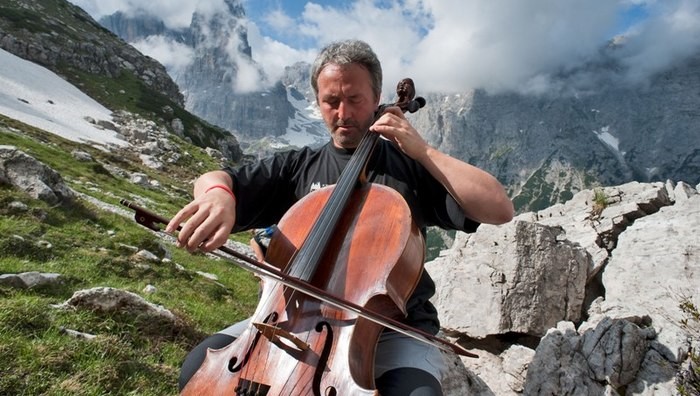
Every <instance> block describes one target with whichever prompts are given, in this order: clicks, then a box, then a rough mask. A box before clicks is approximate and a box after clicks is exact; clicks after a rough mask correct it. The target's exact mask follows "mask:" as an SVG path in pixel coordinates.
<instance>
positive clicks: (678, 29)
mask: <svg viewBox="0 0 700 396" xmlns="http://www.w3.org/2000/svg"><path fill="white" fill-rule="evenodd" d="M74 2H76V3H78V4H79V5H82V6H84V7H85V8H86V9H88V12H90V13H91V14H93V15H95V14H98V15H100V14H101V15H104V14H109V13H111V12H114V10H116V9H121V10H122V11H124V10H125V9H129V10H136V9H143V10H146V11H148V12H150V13H152V14H153V15H158V16H161V17H163V18H164V19H166V23H168V26H171V27H176V26H179V27H182V26H186V25H187V24H188V23H189V18H190V17H191V14H192V12H193V11H194V10H195V9H196V7H197V5H198V4H200V5H199V7H202V5H201V4H202V3H205V4H206V5H207V6H208V7H209V8H211V9H216V8H217V7H221V6H223V0H216V1H203V0H150V1H148V2H141V1H137V0H74ZM81 3H82V4H81ZM331 3H332V4H334V5H333V6H331V5H328V4H329V0H315V1H313V2H312V1H309V2H306V3H305V6H304V7H303V11H302V12H301V13H300V14H298V15H289V14H286V13H285V12H284V10H283V8H282V6H281V3H280V4H278V5H277V6H274V7H273V8H271V9H269V10H268V11H269V12H268V13H267V14H265V15H264V16H262V17H260V18H256V20H255V21H249V22H248V33H249V36H248V40H249V43H250V45H251V47H252V51H253V58H254V60H255V61H256V62H257V63H258V64H259V65H260V66H261V67H262V68H263V69H264V70H265V73H266V75H267V76H269V78H270V79H271V80H273V81H274V80H275V79H276V78H278V76H280V75H281V74H282V73H283V70H284V67H285V66H288V65H291V64H294V63H295V62H297V61H307V62H310V61H311V60H313V57H314V55H315V53H316V51H317V50H318V49H319V48H321V47H322V46H323V45H325V44H327V43H328V42H330V41H334V40H339V39H346V38H359V39H362V40H365V41H367V42H368V43H369V44H370V45H372V47H373V48H374V50H375V51H376V52H377V54H378V55H379V57H380V59H381V61H382V65H383V67H384V74H385V87H384V90H385V92H387V91H388V90H391V92H393V88H394V85H395V83H396V81H398V80H399V79H401V78H403V77H407V76H409V77H412V78H413V79H414V80H415V81H416V85H417V87H418V89H419V91H420V90H424V91H442V92H453V91H461V92H463V91H466V90H469V89H472V88H485V89H487V90H489V91H493V92H498V91H508V90H516V91H521V92H522V91H526V92H544V91H546V90H547V89H549V88H551V86H552V84H555V82H554V81H555V80H556V78H555V76H558V75H569V76H570V78H571V79H572V80H571V81H570V82H571V83H572V84H574V85H575V84H579V85H585V84H589V85H591V84H592V85H595V84H596V79H595V76H594V75H593V74H591V73H590V70H585V65H587V64H589V63H591V62H595V61H596V59H598V57H599V56H600V52H601V50H602V49H603V48H604V47H605V46H606V45H607V43H608V42H609V40H610V39H612V35H613V34H614V33H624V34H625V36H626V37H625V40H624V43H625V44H624V47H622V48H620V49H618V50H616V51H613V52H611V54H612V56H615V57H617V59H618V60H619V61H620V62H621V64H622V65H623V66H624V70H625V73H626V74H625V75H622V76H618V77H619V79H620V80H622V79H626V80H627V81H633V82H639V81H644V80H645V79H647V78H648V77H649V76H650V75H652V74H653V73H656V72H658V71H661V70H664V69H665V68H667V67H668V66H670V65H673V64H674V62H676V61H677V60H678V59H681V58H683V57H687V56H689V55H692V54H695V53H697V51H698V50H699V49H700V24H699V23H697V21H698V20H700V11H699V9H700V0H663V1H660V0H587V1H580V0H529V1H512V0H490V1H483V0H397V1H392V2H387V1H381V0H354V1H350V2H331ZM243 4H244V6H245V7H258V8H259V7H263V6H262V5H261V4H264V3H260V2H258V0H245V1H244V2H243ZM338 4H340V5H338ZM630 10H637V11H639V10H642V11H643V12H641V13H638V14H635V15H636V18H637V19H632V18H630V19H625V18H622V19H621V15H622V16H625V12H628V11H630ZM640 15H641V16H640ZM621 21H623V22H626V23H628V24H629V23H633V25H631V26H627V28H628V29H627V30H626V31H624V32H614V30H615V29H619V24H620V22H621ZM262 32H265V33H262ZM574 78H578V80H577V81H573V79H574ZM562 83H563V82H562V81H557V82H556V84H562ZM598 83H599V82H598Z"/></svg>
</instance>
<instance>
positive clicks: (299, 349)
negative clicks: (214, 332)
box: [182, 183, 425, 396]
mask: <svg viewBox="0 0 700 396" xmlns="http://www.w3.org/2000/svg"><path fill="white" fill-rule="evenodd" d="M335 188H336V187H335V186H329V187H325V188H323V189H320V190H317V191H315V192H312V193H310V194H309V195H307V196H306V197H304V198H302V199H301V200H300V201H298V202H297V203H296V204H295V205H294V206H292V207H291V209H290V210H289V211H288V212H287V213H286V214H285V215H284V217H283V218H282V220H281V221H280V222H279V223H278V226H277V227H278V230H277V232H276V233H275V234H274V235H273V237H272V240H271V242H270V246H269V248H268V251H267V256H266V261H267V262H268V263H269V264H271V265H274V266H276V267H277V268H279V269H281V270H283V271H285V272H287V273H290V274H295V273H299V272H298V271H297V269H296V268H292V267H293V266H298V265H305V263H299V262H298V261H299V260H296V258H298V257H297V254H298V252H299V250H300V248H302V246H305V245H307V243H308V242H309V241H307V239H308V237H309V235H310V234H313V232H312V229H313V228H314V227H317V224H318V222H317V220H318V219H319V217H321V216H323V215H322V212H323V209H324V207H326V206H327V203H328V201H329V199H330V197H331V195H332V193H333V191H334V189H335ZM350 201H351V202H352V204H350V205H348V206H347V207H346V208H344V209H343V210H342V212H341V215H340V217H339V219H338V221H337V223H336V225H335V226H334V227H333V229H332V236H331V237H330V239H329V241H328V243H327V244H325V245H324V246H322V247H319V248H318V249H322V252H320V253H319V257H320V260H319V263H317V265H316V266H315V269H314V270H313V271H312V272H311V275H310V276H309V278H308V279H303V280H304V281H307V282H309V283H310V284H312V285H314V286H316V287H318V288H321V289H323V290H325V291H327V292H328V293H329V294H332V295H335V296H337V297H340V298H341V299H343V300H346V301H350V302H352V303H355V304H358V305H361V306H363V307H366V308H368V309H370V310H372V311H374V312H380V313H383V314H385V315H386V316H389V317H393V318H403V317H405V315H406V310H405V304H406V301H407V300H408V298H409V296H410V295H411V294H412V293H413V290H414V289H415V287H416V285H417V283H418V280H419V278H420V274H421V272H422V270H423V257H424V253H425V243H424V241H423V238H422V235H421V233H420V231H419V229H418V227H417V226H416V225H415V223H414V222H413V221H412V217H411V212H410V209H409V207H408V205H407V204H406V202H405V201H404V199H403V197H401V195H400V194H399V193H397V192H396V191H394V190H393V189H391V188H389V187H385V186H382V185H376V184H371V183H364V184H360V185H359V187H355V188H353V189H352V192H351V193H350ZM302 278H303V277H302ZM251 323H252V325H251V326H249V328H248V329H247V330H246V331H245V332H244V333H243V334H242V335H241V336H240V337H239V338H237V339H236V340H235V341H234V342H233V343H231V344H230V345H228V346H226V347H224V348H222V349H218V350H209V351H208V352H207V356H206V358H205V360H204V363H203V364H202V366H201V367H200V369H199V370H198V371H197V373H196V374H195V375H194V376H193V377H192V379H191V380H190V381H189V383H188V384H187V386H186V387H185V388H184V389H183V391H182V394H183V395H260V396H264V395H271V396H272V395H280V396H297V395H298V396H306V395H316V396H321V395H323V396H326V395H328V396H333V395H343V396H345V395H353V396H354V395H376V394H378V393H377V392H376V390H375V386H374V357H375V349H376V346H377V341H378V339H379V336H380V334H381V332H382V330H383V329H384V327H383V326H381V325H378V324H376V323H373V322H371V321H369V320H367V319H364V318H362V317H358V316H357V315H355V314H353V313H351V312H348V311H345V310H340V309H336V308H334V307H332V306H329V305H327V304H324V303H322V302H321V301H319V300H317V299H315V298H313V297H310V296H307V295H305V294H302V293H300V292H296V291H294V290H292V289H291V288H288V287H285V286H283V285H280V284H278V283H276V282H272V281H265V282H264V283H263V289H262V294H261V299H260V303H259V304H258V306H257V309H256V312H255V313H254V315H253V316H252V318H251Z"/></svg>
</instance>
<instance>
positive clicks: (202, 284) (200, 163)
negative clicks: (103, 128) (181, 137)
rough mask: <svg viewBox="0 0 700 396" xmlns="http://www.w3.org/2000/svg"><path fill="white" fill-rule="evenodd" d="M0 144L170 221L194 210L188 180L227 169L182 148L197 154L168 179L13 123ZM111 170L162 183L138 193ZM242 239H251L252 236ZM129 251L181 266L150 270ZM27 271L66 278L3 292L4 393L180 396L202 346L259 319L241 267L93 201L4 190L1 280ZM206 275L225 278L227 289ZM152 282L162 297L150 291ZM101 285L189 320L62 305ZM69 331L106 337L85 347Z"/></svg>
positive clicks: (84, 187)
mask: <svg viewBox="0 0 700 396" xmlns="http://www.w3.org/2000/svg"><path fill="white" fill-rule="evenodd" d="M0 140H1V141H2V144H5V145H7V144H9V145H14V146H16V147H18V148H19V149H20V150H22V151H23V152H25V153H27V154H28V155H31V156H32V157H35V158H36V159H38V160H40V161H42V162H43V163H45V164H46V165H48V166H50V167H51V168H53V169H54V170H55V171H57V172H58V173H60V174H61V175H62V176H63V178H64V180H65V181H66V182H67V184H68V185H70V186H71V187H72V188H74V189H75V190H78V191H81V192H83V193H85V194H88V195H91V196H94V197H96V198H98V199H100V200H102V201H104V202H106V203H110V204H113V205H117V204H118V201H119V199H120V198H138V199H140V200H143V201H145V202H149V203H150V204H149V209H150V210H152V211H154V212H157V213H159V214H161V215H163V216H164V217H170V216H172V215H173V214H174V213H175V212H176V211H177V210H178V209H179V208H180V207H181V206H182V205H184V204H185V203H186V202H188V200H189V199H190V196H189V193H188V191H190V190H191V186H190V185H189V184H188V183H189V182H190V181H191V180H192V179H193V178H194V177H195V176H196V175H197V174H199V173H201V172H203V171H205V170H207V168H208V169H216V168H218V165H217V164H214V163H213V161H212V160H211V159H209V158H208V157H207V156H206V154H204V153H203V152H202V151H201V149H199V148H198V147H195V146H192V145H188V144H186V143H184V142H181V141H180V142H179V143H178V144H180V145H181V147H180V148H181V150H183V151H188V152H190V153H192V155H191V157H187V158H186V159H183V162H181V163H178V164H173V165H171V166H170V168H168V169H165V170H164V171H161V172H158V171H154V170H150V169H145V168H143V167H141V166H140V165H139V164H140V162H139V161H138V159H137V158H130V157H129V156H127V155H126V154H125V153H118V152H111V153H110V152H104V151H101V150H97V149H94V148H92V147H88V146H84V145H80V144H77V143H74V142H70V141H67V140H64V139H61V138H60V137H57V136H54V135H51V134H48V133H45V132H42V131H40V130H37V129H35V128H31V127H28V126H26V125H24V124H22V123H20V122H17V121H14V120H10V119H7V118H4V117H0ZM75 149H80V150H82V151H87V152H89V153H90V154H91V155H92V156H93V158H94V159H95V161H92V162H81V161H78V160H76V159H75V158H73V156H72V155H70V152H71V151H72V150H75ZM107 166H116V167H119V168H121V169H124V170H127V171H128V172H142V173H147V174H148V175H149V177H151V178H152V179H154V180H158V181H159V182H160V183H161V186H162V187H161V188H159V189H150V188H145V187H140V186H136V185H134V184H132V183H130V182H129V181H128V180H126V178H125V177H122V176H119V175H113V174H111V173H110V172H109V171H107ZM13 202H21V203H23V204H24V205H26V210H23V209H21V208H16V207H15V205H11V203H13ZM234 238H236V239H238V240H240V241H245V240H247V239H248V235H245V234H244V235H236V236H234ZM46 242H48V243H49V244H50V246H47V244H46ZM128 246H133V247H136V248H138V249H147V250H149V251H151V252H152V253H154V254H156V255H157V256H158V257H159V258H164V257H169V258H170V260H166V261H162V262H157V263H144V262H140V261H139V260H138V259H137V258H136V257H135V256H134V255H133V251H132V250H131V249H129V248H128ZM141 264H146V265H141ZM180 266H181V267H184V268H185V270H181V269H179V268H181V267H180ZM27 271H39V272H54V273H59V274H61V280H62V281H61V283H59V284H56V285H53V286H45V287H37V288H34V289H31V290H18V289H14V288H10V287H7V286H0V356H2V361H3V364H0V394H3V395H5V394H7V395H105V394H111V395H168V394H176V393H177V378H178V375H179V367H180V365H181V363H182V361H183V359H184V357H185V356H186V354H187V353H188V352H189V351H190V350H191V348H192V347H193V346H194V345H196V344H197V343H198V342H200V341H201V340H202V339H203V338H204V337H206V336H207V335H208V334H211V333H213V332H215V331H217V330H220V329H222V328H224V327H226V326H228V325H230V324H231V323H233V322H235V321H238V320H241V319H243V318H245V317H247V316H248V315H250V314H251V313H252V311H253V310H254V308H255V306H256V304H257V291H258V290H257V289H258V283H257V281H256V280H255V278H254V277H253V276H252V275H251V274H250V273H248V272H245V271H243V270H241V269H239V268H238V267H236V266H235V265H233V264H232V263H229V262H226V261H224V260H220V259H212V258H210V257H207V256H205V255H202V254H195V255H192V254H189V253H187V252H186V251H183V250H181V249H177V248H175V247H174V246H173V245H172V244H171V243H169V242H167V241H165V240H163V239H162V238H161V237H160V236H159V235H158V234H155V233H153V232H151V231H150V230H148V229H146V228H144V227H142V226H140V225H138V224H137V223H136V222H135V221H134V220H133V219H131V218H127V217H123V216H121V215H118V214H114V213H112V212H109V211H105V210H103V209H100V208H98V207H96V206H94V205H92V204H91V203H89V202H87V201H84V200H82V199H77V200H76V201H75V202H72V203H67V204H61V205H57V206H49V205H47V204H46V203H44V202H42V201H39V200H35V199H32V198H30V197H29V196H28V195H26V194H25V193H23V192H21V191H19V190H17V189H15V188H12V187H10V186H7V185H0V274H5V273H10V274H11V273H21V272H27ZM196 271H202V272H207V273H213V274H215V275H217V277H218V281H217V282H215V281H212V280H209V279H207V278H205V277H203V276H201V275H198V274H197V273H196ZM149 284H150V285H153V286H155V287H156V292H155V293H153V294H145V293H143V292H142V290H143V289H144V287H145V286H146V285H149ZM93 287H114V288H118V289H122V290H126V291H130V292H133V293H136V294H139V295H141V296H142V297H144V298H145V299H146V300H148V301H150V302H152V303H154V304H159V305H162V306H163V307H165V308H167V309H168V310H170V311H171V312H173V313H174V314H175V315H176V317H177V318H178V320H177V322H176V324H174V325H173V324H172V323H165V322H162V321H158V320H153V319H152V318H150V319H148V318H143V317H139V316H138V315H136V316H134V315H127V314H124V313H119V312H117V313H103V312H92V311H85V310H62V309H57V308H52V305H55V304H60V303H62V302H64V301H66V300H67V299H68V298H70V297H71V296H72V295H73V293H74V292H76V291H78V290H83V289H88V288H93ZM64 328H66V329H71V330H77V331H80V332H85V333H89V334H94V335H96V338H94V339H92V340H83V339H78V338H75V337H72V336H69V335H67V334H65V333H64V332H63V331H62V329H64Z"/></svg>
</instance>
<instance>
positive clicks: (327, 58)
mask: <svg viewBox="0 0 700 396" xmlns="http://www.w3.org/2000/svg"><path fill="white" fill-rule="evenodd" d="M352 63H358V64H360V65H362V66H364V67H365V68H366V69H367V71H369V74H370V76H371V79H372V81H371V83H372V91H373V92H374V95H375V97H376V98H379V95H381V92H382V65H381V63H380V62H379V59H378V58H377V55H376V54H375V53H374V51H372V48H371V47H370V46H369V44H367V43H365V42H364V41H361V40H345V41H338V42H334V43H331V44H328V45H327V46H326V47H324V48H323V49H322V50H321V52H320V53H319V54H318V56H317V57H316V60H315V61H314V63H313V65H311V88H313V90H314V96H316V97H318V75H319V74H320V73H321V70H323V68H324V67H326V66H327V65H329V64H334V65H338V66H343V65H349V64H352Z"/></svg>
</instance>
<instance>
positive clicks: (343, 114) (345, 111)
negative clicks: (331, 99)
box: [338, 100, 350, 120]
mask: <svg viewBox="0 0 700 396" xmlns="http://www.w3.org/2000/svg"><path fill="white" fill-rule="evenodd" d="M349 113H350V108H349V107H348V105H347V103H345V101H344V100H341V101H340V103H339V104H338V118H339V119H341V120H345V119H346V118H347V116H348V115H349Z"/></svg>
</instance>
